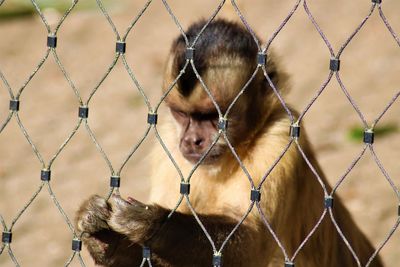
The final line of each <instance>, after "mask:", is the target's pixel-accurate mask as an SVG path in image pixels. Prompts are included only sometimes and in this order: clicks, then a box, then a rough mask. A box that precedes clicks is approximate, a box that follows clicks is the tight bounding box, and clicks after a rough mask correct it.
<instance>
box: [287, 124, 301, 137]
mask: <svg viewBox="0 0 400 267" xmlns="http://www.w3.org/2000/svg"><path fill="white" fill-rule="evenodd" d="M289 135H290V137H292V138H299V137H300V126H299V125H298V124H296V123H295V124H292V125H290V131H289Z"/></svg>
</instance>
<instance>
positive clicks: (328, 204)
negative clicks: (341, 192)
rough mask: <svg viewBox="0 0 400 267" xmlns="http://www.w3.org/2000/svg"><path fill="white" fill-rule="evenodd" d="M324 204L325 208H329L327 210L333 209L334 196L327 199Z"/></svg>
mask: <svg viewBox="0 0 400 267" xmlns="http://www.w3.org/2000/svg"><path fill="white" fill-rule="evenodd" d="M324 204H325V208H327V209H329V208H333V197H332V196H327V197H325V199H324Z"/></svg>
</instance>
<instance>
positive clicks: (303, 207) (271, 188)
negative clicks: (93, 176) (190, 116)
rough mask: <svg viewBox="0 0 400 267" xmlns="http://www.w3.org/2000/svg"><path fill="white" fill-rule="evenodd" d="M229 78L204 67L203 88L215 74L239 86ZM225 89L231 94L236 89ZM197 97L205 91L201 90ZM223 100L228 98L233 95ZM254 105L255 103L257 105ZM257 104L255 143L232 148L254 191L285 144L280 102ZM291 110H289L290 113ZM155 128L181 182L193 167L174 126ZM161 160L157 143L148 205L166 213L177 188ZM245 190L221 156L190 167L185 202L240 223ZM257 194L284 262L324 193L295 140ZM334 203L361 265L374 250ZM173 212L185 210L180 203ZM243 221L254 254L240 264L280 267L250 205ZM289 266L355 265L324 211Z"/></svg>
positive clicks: (240, 175) (234, 166) (231, 162)
mask: <svg viewBox="0 0 400 267" xmlns="http://www.w3.org/2000/svg"><path fill="white" fill-rule="evenodd" d="M235 74H237V73H236V70H235V69H234V68H233V69H232V68H229V69H227V70H225V72H224V73H223V74H215V73H214V72H213V70H211V71H210V72H207V73H206V74H205V75H204V77H205V82H206V84H215V82H214V81H216V80H215V77H217V76H221V75H222V76H224V77H228V76H231V77H236V78H235V79H232V80H233V81H234V82H235V83H237V84H244V83H245V82H246V81H245V80H244V76H240V75H239V76H238V75H236V76H235ZM240 79H241V80H240ZM213 82H214V83H213ZM199 87H200V86H199ZM198 90H202V88H197V89H196V91H198ZM249 90H251V88H249ZM213 91H214V90H213ZM232 91H236V92H237V91H238V90H231V92H232ZM198 94H199V93H198ZM203 94H205V93H204V92H203ZM174 97H175V96H174V95H173V94H172V96H171V98H172V99H174ZM204 98H205V96H204ZM217 99H218V98H217ZM229 99H230V100H232V98H229ZM245 100H246V99H243V100H241V102H239V106H238V107H240V105H249V103H248V102H246V101H245ZM207 101H209V100H207ZM194 103H196V104H197V105H200V104H201V103H202V102H201V99H199V98H196V102H191V101H187V102H186V103H185V104H186V105H188V104H194ZM257 104H259V105H260V103H257ZM264 105H265V107H260V110H262V111H263V110H265V111H266V114H269V115H267V116H266V120H265V121H263V122H262V125H260V127H259V128H260V129H259V130H258V132H257V133H256V136H255V138H250V140H249V141H250V142H244V143H243V144H242V145H239V146H237V147H235V149H236V150H237V152H238V154H239V156H240V158H241V159H242V161H243V163H244V165H245V166H246V168H247V170H248V171H249V173H250V175H251V177H252V179H253V181H254V183H255V185H256V186H257V185H259V183H260V181H261V179H262V177H263V176H264V174H265V173H266V171H267V170H268V169H269V167H270V166H271V165H272V164H273V163H274V161H275V160H276V159H277V158H278V157H279V155H280V154H281V153H282V151H283V149H284V147H285V146H286V145H287V144H288V142H289V140H290V139H289V135H288V131H289V128H290V121H289V119H288V116H287V114H286V113H285V111H284V110H283V109H282V108H281V107H280V106H279V105H280V104H279V103H278V102H277V101H266V102H264ZM267 105H268V106H267ZM236 111H237V110H236ZM293 112H294V113H295V111H293ZM295 114H296V113H295ZM171 120H172V119H171ZM162 127H163V129H161V131H162V132H163V133H168V134H167V135H164V136H163V138H164V141H165V142H166V144H167V147H168V148H170V149H171V151H172V154H173V155H174V159H175V160H176V162H177V163H178V165H179V167H180V168H181V170H182V172H183V174H184V175H185V177H186V175H188V174H189V172H190V171H191V169H192V167H193V165H192V164H191V163H189V162H188V161H187V160H185V159H184V158H183V156H182V155H181V153H180V152H179V148H178V142H177V136H179V134H178V132H177V131H178V129H177V128H176V127H175V125H174V124H173V123H172V122H170V123H166V124H165V125H163V126H162ZM243 138H246V137H243ZM299 143H300V146H301V147H302V149H303V150H304V151H305V153H306V154H307V157H308V158H309V160H310V162H311V163H312V165H313V166H314V167H315V169H316V171H317V172H318V173H319V175H320V176H321V178H322V179H323V182H324V184H325V185H326V186H327V190H328V192H330V191H331V188H330V186H329V185H328V182H327V180H326V179H325V177H324V174H323V173H322V171H321V169H320V168H319V165H318V163H317V162H316V160H315V156H314V152H313V151H312V150H311V148H310V145H309V144H308V141H307V135H306V133H305V131H304V129H303V130H302V134H301V137H300V139H299ZM160 155H165V153H164V152H163V151H161V150H160V147H159V146H158V148H156V149H155V151H154V162H155V166H157V168H154V169H155V172H154V173H153V174H152V175H151V193H150V201H151V202H153V203H157V204H158V205H161V206H164V207H166V208H169V209H172V208H174V207H175V205H176V203H177V200H178V199H179V196H180V194H179V190H178V188H179V183H180V178H179V176H178V173H177V171H176V170H175V168H173V166H172V164H171V162H170V161H169V160H167V159H166V158H165V157H162V158H161V157H160ZM166 185H168V186H166ZM250 190H251V186H250V183H249V181H248V179H247V177H246V176H245V174H244V172H243V171H242V169H241V168H240V167H239V165H238V163H237V161H236V159H234V158H233V156H232V155H231V153H228V155H226V156H225V157H224V158H222V159H220V162H219V163H218V164H217V165H216V166H211V167H210V166H208V165H206V166H200V167H199V169H198V170H196V172H195V173H194V175H193V177H192V179H191V194H190V201H191V203H192V204H193V205H194V208H195V210H196V212H198V213H201V214H224V215H227V216H230V217H232V218H235V219H236V220H239V219H240V218H241V217H242V216H243V214H245V213H246V211H247V210H248V208H249V205H250V199H249V195H250ZM261 193H262V198H261V206H262V208H263V212H264V213H265V215H266V218H267V219H268V221H269V222H270V223H271V224H272V228H273V229H274V231H276V233H277V235H278V237H279V238H280V240H281V241H282V243H283V245H284V247H285V248H286V250H287V252H288V255H289V257H291V256H292V255H293V253H294V252H295V250H296V249H297V248H298V247H299V246H300V244H301V242H302V241H303V240H304V239H305V238H306V236H307V235H308V233H309V232H310V231H311V229H312V228H313V227H314V225H315V224H316V223H317V221H318V219H319V218H320V216H321V215H322V213H323V210H324V204H323V200H324V195H323V191H322V188H321V185H320V184H319V183H318V181H317V178H316V177H315V176H314V174H313V173H312V172H311V170H310V168H309V167H308V166H307V165H306V162H305V161H304V160H303V158H302V157H301V155H300V153H299V152H298V150H297V148H296V146H295V144H294V143H293V144H292V146H291V148H290V149H289V151H288V152H287V153H286V154H285V156H284V157H283V158H282V160H281V161H280V163H279V164H278V165H277V166H276V167H275V169H274V170H273V171H272V173H271V174H270V175H269V176H268V178H267V180H266V182H265V183H264V184H263V186H262V190H261ZM334 201H335V202H334V215H335V218H336V220H337V222H338V223H339V225H340V227H341V229H342V230H343V232H344V233H345V235H346V237H347V238H348V240H349V242H350V244H351V245H352V247H353V248H354V249H355V251H356V253H357V255H358V257H359V258H360V260H361V263H362V264H363V265H365V264H366V262H367V260H368V259H369V257H370V256H371V255H372V253H373V252H374V250H373V247H372V246H371V245H370V243H369V241H368V240H367V239H366V238H365V236H364V235H363V234H362V233H361V232H360V230H359V229H358V227H357V226H356V225H355V223H354V222H353V220H352V219H351V216H350V214H349V213H348V211H347V210H346V209H345V208H344V206H343V205H342V203H341V201H340V199H339V198H338V197H337V196H335V200H334ZM178 211H180V212H184V213H190V211H189V209H188V207H187V205H186V203H185V201H184V203H182V205H181V206H180V207H179V209H178ZM244 224H246V225H247V226H250V227H252V228H253V229H254V230H255V231H257V232H258V233H259V235H258V239H257V240H254V242H253V243H252V244H253V247H251V248H247V250H250V251H254V252H257V253H254V255H255V258H253V262H249V263H248V265H247V266H259V267H267V266H270V267H272V266H273V267H275V266H283V263H284V258H283V254H282V253H281V251H280V249H279V248H278V247H277V245H276V242H275V241H274V240H273V239H272V238H271V235H270V234H269V232H268V230H267V229H266V228H265V227H263V226H262V221H261V218H260V215H259V214H258V211H257V209H256V207H254V208H253V210H252V212H251V213H250V215H249V217H248V218H247V219H246V220H245V222H244ZM295 263H296V266H301V267H321V266H323V267H341V266H346V267H348V266H357V265H356V262H355V260H354V259H353V257H352V256H351V254H350V252H349V250H348V248H347V247H346V246H345V243H344V242H343V241H342V239H341V237H340V236H339V235H338V233H337V231H336V229H335V228H334V226H333V224H332V223H331V220H330V218H329V214H326V216H325V219H324V220H323V222H322V224H321V225H320V227H319V228H318V230H317V231H316V232H315V234H314V235H313V236H312V238H311V239H310V240H309V242H307V243H306V245H305V247H304V248H303V249H302V250H301V251H300V253H299V254H298V256H297V257H296V259H295ZM269 264H270V265H269ZM369 266H371V267H372V266H373V267H379V266H382V264H381V263H380V260H379V258H377V259H376V260H374V261H373V263H372V264H371V265H369Z"/></svg>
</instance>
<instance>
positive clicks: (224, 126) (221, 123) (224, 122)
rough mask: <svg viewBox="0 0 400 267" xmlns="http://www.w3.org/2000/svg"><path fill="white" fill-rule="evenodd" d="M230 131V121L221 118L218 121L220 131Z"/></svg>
mask: <svg viewBox="0 0 400 267" xmlns="http://www.w3.org/2000/svg"><path fill="white" fill-rule="evenodd" d="M227 129H228V120H227V119H225V118H220V119H219V120H218V130H220V131H222V132H225V131H226V130H227Z"/></svg>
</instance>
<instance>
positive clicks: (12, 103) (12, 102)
mask: <svg viewBox="0 0 400 267" xmlns="http://www.w3.org/2000/svg"><path fill="white" fill-rule="evenodd" d="M10 110H11V111H18V110H19V100H16V99H12V100H10Z"/></svg>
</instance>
